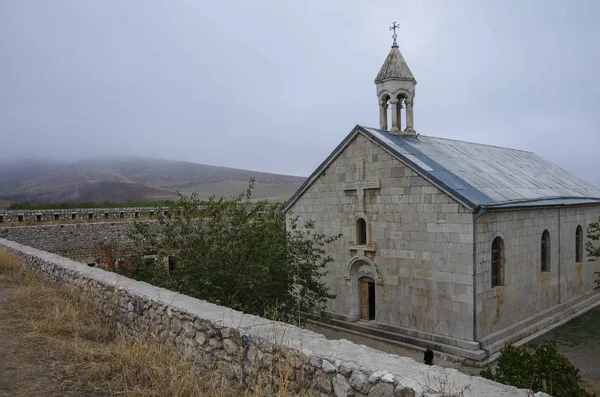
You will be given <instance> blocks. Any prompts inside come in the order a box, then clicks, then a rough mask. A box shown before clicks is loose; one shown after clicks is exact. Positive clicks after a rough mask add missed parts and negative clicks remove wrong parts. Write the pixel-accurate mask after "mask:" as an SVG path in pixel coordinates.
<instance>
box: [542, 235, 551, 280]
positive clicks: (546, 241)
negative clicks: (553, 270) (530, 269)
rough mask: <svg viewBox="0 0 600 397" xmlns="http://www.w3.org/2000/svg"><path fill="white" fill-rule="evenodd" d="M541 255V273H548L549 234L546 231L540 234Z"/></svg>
mask: <svg viewBox="0 0 600 397" xmlns="http://www.w3.org/2000/svg"><path fill="white" fill-rule="evenodd" d="M541 254H542V261H541V265H542V271H543V272H549V271H550V232H548V230H544V233H542V245H541Z"/></svg>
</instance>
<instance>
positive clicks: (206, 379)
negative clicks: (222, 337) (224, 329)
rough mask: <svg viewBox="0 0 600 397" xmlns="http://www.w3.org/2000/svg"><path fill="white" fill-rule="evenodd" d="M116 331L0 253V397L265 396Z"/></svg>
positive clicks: (69, 291)
mask: <svg viewBox="0 0 600 397" xmlns="http://www.w3.org/2000/svg"><path fill="white" fill-rule="evenodd" d="M115 330H116V328H115V327H114V324H111V323H107V322H106V321H105V320H104V319H103V318H102V317H101V316H100V315H99V313H98V312H96V311H95V309H94V308H93V306H92V304H91V302H89V301H88V300H87V299H86V297H85V296H83V295H82V294H80V293H78V291H77V290H75V289H73V288H70V287H67V286H57V285H54V284H50V283H48V282H45V281H43V280H41V279H39V278H38V277H36V276H35V275H33V274H31V273H28V272H25V271H23V270H22V268H21V267H20V266H19V265H18V262H17V260H16V259H15V258H14V257H12V256H10V255H9V254H8V253H7V252H6V251H2V250H0V357H2V359H1V360H0V396H36V395H44V396H45V397H55V396H131V397H134V396H217V397H219V396H222V397H229V396H259V395H262V393H254V392H252V391H251V390H249V389H248V388H241V387H239V386H236V385H234V384H232V383H231V382H230V381H229V380H228V379H227V378H226V377H225V376H224V375H222V374H220V373H219V372H218V371H216V370H206V369H204V367H201V366H195V365H194V364H193V363H192V362H191V361H190V360H186V359H184V357H182V355H181V354H180V353H178V351H176V350H174V349H168V348H165V346H164V345H159V344H155V343H149V342H148V341H137V342H130V341H127V340H126V339H125V338H124V337H122V336H120V335H119V334H118V333H117V332H116V331H115ZM288 393H289V391H288V390H280V392H279V394H274V395H282V396H283V395H288ZM300 395H313V393H312V391H310V390H309V391H307V392H306V393H304V394H300Z"/></svg>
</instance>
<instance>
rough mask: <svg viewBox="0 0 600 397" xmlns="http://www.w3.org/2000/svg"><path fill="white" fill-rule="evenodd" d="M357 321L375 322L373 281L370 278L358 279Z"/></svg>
mask: <svg viewBox="0 0 600 397" xmlns="http://www.w3.org/2000/svg"><path fill="white" fill-rule="evenodd" d="M358 307H359V319H361V320H375V281H374V280H373V279H372V278H371V277H361V278H360V279H358Z"/></svg>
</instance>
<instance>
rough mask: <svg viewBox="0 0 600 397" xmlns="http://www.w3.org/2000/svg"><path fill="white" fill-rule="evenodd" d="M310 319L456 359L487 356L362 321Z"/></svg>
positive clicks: (319, 323) (340, 329) (336, 328)
mask: <svg viewBox="0 0 600 397" xmlns="http://www.w3.org/2000/svg"><path fill="white" fill-rule="evenodd" d="M309 321H310V322H312V323H314V324H317V325H320V326H323V327H329V328H331V329H335V330H337V331H342V332H348V333H351V334H355V335H360V336H364V337H367V338H371V339H375V340H379V341H382V342H387V343H391V344H395V345H399V346H403V347H407V348H411V349H416V350H425V348H426V347H427V346H430V347H431V349H432V350H434V351H437V352H443V353H444V354H445V355H446V356H449V357H450V358H452V359H453V360H456V361H463V360H464V359H470V360H473V361H481V360H483V359H484V358H485V355H486V353H485V351H483V350H481V349H477V350H472V349H465V348H461V347H458V346H452V345H449V344H445V343H440V342H439V341H435V340H427V339H421V338H417V337H414V336H409V335H405V334H399V333H395V332H391V331H388V330H383V329H380V328H376V327H373V326H369V325H366V324H362V323H361V322H346V321H343V320H337V319H326V320H323V319H318V320H317V319H311V320H309Z"/></svg>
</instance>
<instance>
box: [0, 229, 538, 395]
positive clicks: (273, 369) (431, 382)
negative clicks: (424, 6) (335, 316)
mask: <svg viewBox="0 0 600 397" xmlns="http://www.w3.org/2000/svg"><path fill="white" fill-rule="evenodd" d="M0 249H6V250H8V251H10V252H11V253H13V254H15V255H17V256H18V257H20V259H21V262H22V264H23V265H24V266H26V267H29V268H32V269H34V270H35V271H37V272H38V273H40V274H42V275H43V276H46V277H48V278H50V279H52V280H54V281H57V282H60V283H65V284H70V285H73V286H76V287H77V288H79V289H81V290H82V292H83V293H86V294H89V295H90V296H91V297H92V299H93V301H94V302H96V303H97V305H98V308H99V310H101V311H102V312H103V313H104V314H105V315H106V316H109V317H110V318H111V319H113V320H114V321H116V322H117V326H118V327H119V329H121V330H122V331H123V332H124V333H125V334H126V335H128V336H130V337H133V338H137V337H140V336H141V335H147V336H149V337H151V338H154V339H155V340H156V342H157V343H164V344H170V345H172V346H177V347H179V348H181V349H183V351H184V352H186V353H187V354H188V355H187V356H188V357H190V358H191V359H193V360H194V361H195V362H196V363H197V364H198V365H203V366H205V367H206V368H209V369H218V370H221V371H223V373H224V374H226V375H227V376H228V377H229V378H230V381H231V382H238V383H239V384H241V385H244V386H246V387H249V388H251V389H252V390H258V391H259V392H261V393H263V394H264V395H270V394H271V393H272V392H273V391H275V390H274V389H276V388H277V385H278V384H280V382H282V381H286V382H289V383H288V388H289V389H290V390H301V389H303V388H306V387H308V386H312V387H314V388H315V389H316V390H319V392H318V393H317V395H319V396H321V397H323V396H336V397H340V396H356V397H359V396H369V397H408V396H410V397H442V396H443V397H450V396H455V397H483V396H486V397H495V396H498V397H500V396H502V397H509V396H514V397H526V396H531V395H532V394H530V393H528V392H527V391H525V390H520V389H517V388H515V387H512V386H506V385H501V384H498V383H495V382H492V381H489V380H486V379H483V378H480V377H475V376H467V375H464V374H462V373H460V372H458V371H457V370H455V369H444V368H441V367H436V366H433V367H430V366H426V365H424V364H420V363H417V362H416V361H414V360H413V359H411V358H406V357H399V356H396V355H392V354H387V353H384V352H381V351H378V350H375V349H371V348H368V347H366V346H362V345H355V344H353V343H351V342H348V341H346V340H328V339H326V338H325V337H324V336H323V335H320V334H316V333H314V332H311V331H307V330H304V329H302V328H298V327H295V326H291V325H288V324H284V323H279V322H274V321H269V320H266V319H264V318H261V317H257V316H252V315H247V314H244V313H241V312H238V311H235V310H231V309H228V308H225V307H221V306H217V305H214V304H211V303H207V302H205V301H201V300H198V299H194V298H191V297H188V296H185V295H180V294H177V293H175V292H173V291H169V290H166V289H163V288H158V287H155V286H152V285H149V284H146V283H143V282H138V281H135V280H131V279H128V278H125V277H123V276H120V275H117V274H115V273H110V272H106V271H103V270H101V269H98V268H93V267H89V266H87V265H85V264H82V263H79V262H75V261H73V260H70V259H67V258H64V257H61V256H58V255H56V254H51V253H48V252H44V251H40V250H38V249H35V248H31V247H28V246H24V245H21V244H18V243H16V242H12V241H8V240H4V239H0ZM282 368H284V369H285V371H284V372H282V371H281V370H282ZM256 374H258V376H257V375H256ZM282 376H283V377H282ZM535 396H536V397H541V396H547V395H546V394H543V393H537V394H536V395H535Z"/></svg>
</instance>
